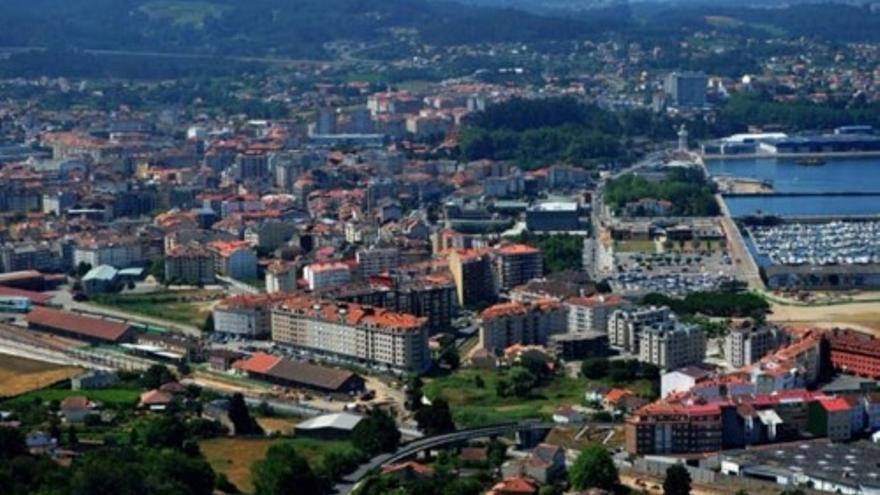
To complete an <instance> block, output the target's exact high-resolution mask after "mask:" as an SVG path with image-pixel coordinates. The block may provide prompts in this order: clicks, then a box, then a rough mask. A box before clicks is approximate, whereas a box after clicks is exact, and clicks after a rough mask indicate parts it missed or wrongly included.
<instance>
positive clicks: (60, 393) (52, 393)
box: [8, 388, 141, 405]
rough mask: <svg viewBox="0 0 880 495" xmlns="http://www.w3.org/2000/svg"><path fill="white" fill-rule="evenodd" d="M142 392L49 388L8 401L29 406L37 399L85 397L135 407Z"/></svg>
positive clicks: (128, 389)
mask: <svg viewBox="0 0 880 495" xmlns="http://www.w3.org/2000/svg"><path fill="white" fill-rule="evenodd" d="M140 394H141V391H140V390H138V389H135V388H107V389H100V390H63V389H56V388H48V389H43V390H36V391H33V392H28V393H26V394H24V395H19V396H18V397H16V398H14V399H10V400H9V401H8V403H9V404H28V403H31V402H33V401H34V400H36V399H39V400H41V401H53V400H57V401H62V400H64V399H66V398H68V397H70V396H74V395H84V396H86V397H88V398H89V400H92V401H95V402H101V403H104V404H124V405H135V404H137V402H138V398H139V397H140Z"/></svg>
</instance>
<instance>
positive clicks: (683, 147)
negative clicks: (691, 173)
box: [678, 124, 688, 151]
mask: <svg viewBox="0 0 880 495" xmlns="http://www.w3.org/2000/svg"><path fill="white" fill-rule="evenodd" d="M687 150H688V131H687V129H685V127H684V124H681V127H679V128H678V151H687Z"/></svg>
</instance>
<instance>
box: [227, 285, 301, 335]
mask: <svg viewBox="0 0 880 495" xmlns="http://www.w3.org/2000/svg"><path fill="white" fill-rule="evenodd" d="M287 297H290V296H289V295H287V294H241V295H238V296H232V297H227V298H226V299H223V300H222V301H220V302H219V303H217V305H216V306H214V310H213V313H212V314H213V316H214V331H215V332H217V333H223V334H229V335H238V336H242V337H247V338H252V339H254V338H265V337H268V336H269V335H270V334H271V326H270V323H271V317H270V313H271V310H272V306H274V305H276V304H278V303H279V302H281V301H283V300H284V299H285V298H287Z"/></svg>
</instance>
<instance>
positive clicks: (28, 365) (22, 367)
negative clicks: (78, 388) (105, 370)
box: [0, 354, 83, 397]
mask: <svg viewBox="0 0 880 495" xmlns="http://www.w3.org/2000/svg"><path fill="white" fill-rule="evenodd" d="M82 372H83V370H82V369H80V368H76V367H73V366H61V365H57V364H52V363H44V362H41V361H34V360H31V359H25V358H20V357H17V356H8V355H5V354H0V397H12V396H16V395H20V394H24V393H27V392H31V391H33V390H39V389H41V388H44V387H48V386H49V385H52V384H54V383H58V382H60V381H63V380H67V379H69V378H73V377H75V376H77V375H79V374H81V373H82Z"/></svg>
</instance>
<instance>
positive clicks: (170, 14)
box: [139, 0, 229, 28]
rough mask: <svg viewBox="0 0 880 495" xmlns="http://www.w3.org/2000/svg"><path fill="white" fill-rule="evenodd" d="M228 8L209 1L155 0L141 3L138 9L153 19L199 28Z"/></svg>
mask: <svg viewBox="0 0 880 495" xmlns="http://www.w3.org/2000/svg"><path fill="white" fill-rule="evenodd" d="M228 8H229V7H227V6H225V5H220V4H216V3H209V2H198V1H188V2H182V1H179V0H178V1H175V0H157V1H155V2H150V3H146V4H144V5H142V6H141V7H140V8H139V10H140V11H141V12H143V13H144V14H146V15H147V16H148V17H150V18H151V19H153V20H168V21H171V22H172V23H174V24H178V25H190V26H193V27H197V28H201V27H203V26H204V24H205V20H207V19H208V18H209V17H220V16H221V15H222V14H223V12H224V11H226V10H227V9H228Z"/></svg>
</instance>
